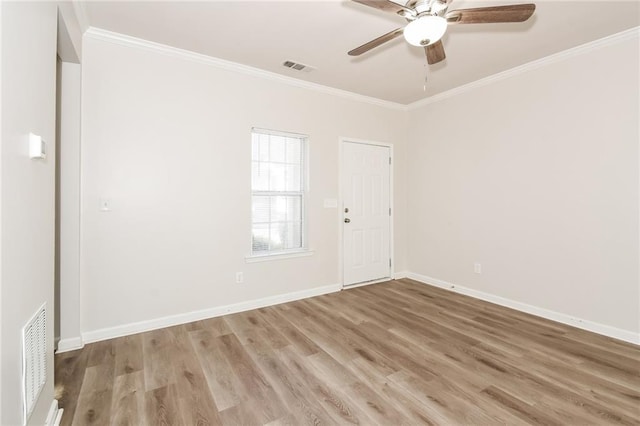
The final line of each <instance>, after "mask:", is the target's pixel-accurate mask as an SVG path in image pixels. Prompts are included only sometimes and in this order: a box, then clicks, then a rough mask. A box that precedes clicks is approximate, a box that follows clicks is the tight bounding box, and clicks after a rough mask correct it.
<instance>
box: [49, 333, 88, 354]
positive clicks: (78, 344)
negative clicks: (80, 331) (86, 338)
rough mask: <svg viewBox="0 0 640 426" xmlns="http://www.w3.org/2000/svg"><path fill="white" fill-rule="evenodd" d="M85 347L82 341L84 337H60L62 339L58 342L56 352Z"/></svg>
mask: <svg viewBox="0 0 640 426" xmlns="http://www.w3.org/2000/svg"><path fill="white" fill-rule="evenodd" d="M83 347H84V343H83V342H82V337H71V338H69V339H60V341H59V342H58V349H56V353H62V352H69V351H75V350H76V349H82V348H83Z"/></svg>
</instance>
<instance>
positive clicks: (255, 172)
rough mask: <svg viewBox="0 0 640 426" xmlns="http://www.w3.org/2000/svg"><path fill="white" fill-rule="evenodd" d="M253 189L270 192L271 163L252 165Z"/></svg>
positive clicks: (254, 163) (255, 163) (255, 162)
mask: <svg viewBox="0 0 640 426" xmlns="http://www.w3.org/2000/svg"><path fill="white" fill-rule="evenodd" d="M251 189H253V190H254V191H268V190H269V163H258V162H257V161H254V162H253V163H252V164H251Z"/></svg>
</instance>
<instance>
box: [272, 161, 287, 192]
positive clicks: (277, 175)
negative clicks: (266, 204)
mask: <svg viewBox="0 0 640 426" xmlns="http://www.w3.org/2000/svg"><path fill="white" fill-rule="evenodd" d="M270 166H271V167H270V168H269V169H270V170H269V176H270V177H269V179H270V180H269V190H270V191H286V190H287V184H286V181H285V165H284V164H277V163H270Z"/></svg>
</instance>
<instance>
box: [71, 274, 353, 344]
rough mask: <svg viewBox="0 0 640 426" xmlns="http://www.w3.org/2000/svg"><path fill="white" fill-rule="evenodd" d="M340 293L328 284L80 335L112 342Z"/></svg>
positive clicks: (89, 338) (338, 286) (339, 288)
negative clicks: (138, 334) (201, 321)
mask: <svg viewBox="0 0 640 426" xmlns="http://www.w3.org/2000/svg"><path fill="white" fill-rule="evenodd" d="M340 290H342V284H332V285H328V286H323V287H316V288H312V289H309V290H302V291H294V292H292V293H285V294H279V295H276V296H269V297H264V298H262V299H255V300H249V301H247V302H240V303H234V304H231V305H225V306H216V307H213V308H209V309H203V310H200V311H192V312H187V313H184V314H177V315H171V316H166V317H161V318H155V319H152V320H147V321H140V322H135V323H130V324H123V325H118V326H115V327H109V328H102V329H99V330H93V331H88V332H85V333H82V340H83V341H84V342H85V343H92V342H98V341H100V340H107V339H113V338H115V337H122V336H128V335H130V334H136V333H142V332H144V331H150V330H157V329H159V328H164V327H171V326H174V325H180V324H185V323H188V322H192V321H198V320H202V319H207V318H214V317H219V316H222V315H227V314H234V313H237V312H244V311H250V310H252V309H258V308H264V307H265V306H273V305H278V304H280V303H286V302H293V301H295V300H300V299H306V298H308V297H313V296H320V295H323V294H328V293H334V292H336V291H340Z"/></svg>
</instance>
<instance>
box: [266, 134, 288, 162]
mask: <svg viewBox="0 0 640 426" xmlns="http://www.w3.org/2000/svg"><path fill="white" fill-rule="evenodd" d="M284 140H285V138H284V137H282V136H271V137H270V141H271V150H270V151H269V161H275V162H278V163H284V147H285V143H284Z"/></svg>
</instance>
